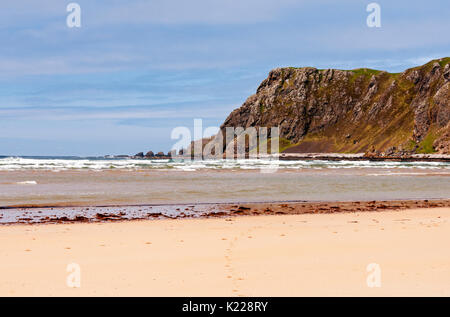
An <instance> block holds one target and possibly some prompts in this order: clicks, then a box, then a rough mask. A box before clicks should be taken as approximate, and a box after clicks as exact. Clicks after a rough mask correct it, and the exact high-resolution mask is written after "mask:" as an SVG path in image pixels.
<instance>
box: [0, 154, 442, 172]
mask: <svg viewBox="0 0 450 317" xmlns="http://www.w3.org/2000/svg"><path fill="white" fill-rule="evenodd" d="M274 167H275V168H277V169H341V168H350V169H351V168H384V169H391V168H393V169H433V170H450V163H449V162H444V163H441V162H372V161H346V160H345V161H344V160H343V161H321V160H314V161H306V160H298V161H278V160H277V161H275V160H272V161H270V160H258V159H241V160H204V161H200V160H195V161H191V160H179V159H178V160H139V159H125V158H104V157H86V158H82V157H1V156H0V171H21V170H49V171H65V170H92V171H102V170H111V169H119V170H154V169H160V170H167V169H177V170H183V171H198V170H204V169H205V170H207V169H213V170H221V169H226V170H248V169H250V170H264V169H273V168H274Z"/></svg>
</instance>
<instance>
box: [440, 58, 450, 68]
mask: <svg viewBox="0 0 450 317" xmlns="http://www.w3.org/2000/svg"><path fill="white" fill-rule="evenodd" d="M449 63H450V57H444V58H442V59H441V60H440V61H439V65H440V66H441V67H442V68H444V67H445V65H447V64H449Z"/></svg>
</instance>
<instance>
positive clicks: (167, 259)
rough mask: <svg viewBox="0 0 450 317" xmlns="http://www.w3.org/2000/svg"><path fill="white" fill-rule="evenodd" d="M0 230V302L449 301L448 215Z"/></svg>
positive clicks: (427, 212)
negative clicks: (72, 268)
mask: <svg viewBox="0 0 450 317" xmlns="http://www.w3.org/2000/svg"><path fill="white" fill-rule="evenodd" d="M230 219H231V220H230ZM0 230H1V234H0V245H1V249H0V295H2V296H18V295H26V296H29V295H31V296H47V295H50V296H53V295H62V296H80V295H88V296H92V295H93V296H97V295H98V296H100V295H107V296H109V295H113V296H114V295H126V296H128V295H138V296H141V295H143V296H233V295H237V296H238V295H244V296H305V295H306V296H312V295H325V296H329V295H331V296H334V295H344V296H347V295H352V296H353V295H356V296H381V295H388V296H391V295H406V296H409V295H426V296H431V295H436V296H450V246H449V242H450V208H433V209H413V210H406V211H386V212H365V213H335V214H304V215H282V216H242V217H233V218H217V219H195V220H194V219H184V220H157V221H130V222H120V223H96V224H54V225H34V226H29V225H14V226H3V227H0ZM70 263H77V264H79V265H80V267H81V287H80V288H69V287H67V285H66V278H67V276H68V275H69V273H68V272H67V271H66V268H67V265H68V264H70ZM370 263H377V264H379V265H380V268H381V287H380V288H369V287H367V282H366V279H367V276H368V274H369V273H368V272H367V271H366V268H367V265H368V264H370Z"/></svg>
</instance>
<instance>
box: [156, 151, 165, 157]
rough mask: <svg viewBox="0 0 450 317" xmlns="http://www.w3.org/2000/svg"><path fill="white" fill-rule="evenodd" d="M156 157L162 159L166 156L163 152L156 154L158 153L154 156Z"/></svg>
mask: <svg viewBox="0 0 450 317" xmlns="http://www.w3.org/2000/svg"><path fill="white" fill-rule="evenodd" d="M156 156H157V157H164V156H166V155H165V154H164V152H158V153H157V154H156Z"/></svg>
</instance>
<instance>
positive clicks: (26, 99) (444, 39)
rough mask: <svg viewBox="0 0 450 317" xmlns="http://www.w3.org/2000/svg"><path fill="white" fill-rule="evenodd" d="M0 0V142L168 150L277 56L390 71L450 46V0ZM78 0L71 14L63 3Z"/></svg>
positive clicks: (43, 150)
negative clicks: (182, 131) (76, 13)
mask: <svg viewBox="0 0 450 317" xmlns="http://www.w3.org/2000/svg"><path fill="white" fill-rule="evenodd" d="M5 2H6V1H2V3H1V4H0V41H1V45H0V155H83V156H85V155H104V154H134V153H136V152H139V151H146V150H150V149H151V150H153V151H160V150H164V151H167V150H169V149H170V148H171V146H172V145H173V144H174V143H175V142H176V140H171V139H170V133H171V130H172V129H173V128H175V127H177V126H186V127H189V128H193V119H194V118H202V119H203V123H204V127H208V126H219V125H220V124H221V123H222V122H223V121H224V119H225V118H226V116H227V115H228V114H229V112H230V111H232V110H233V109H235V108H237V107H239V106H240V105H241V104H242V103H243V102H244V101H245V99H246V98H247V97H248V96H250V95H251V94H253V93H254V92H255V90H256V88H257V87H258V85H259V83H260V82H261V81H262V80H263V79H264V78H265V77H266V76H267V73H268V72H269V71H270V70H271V69H272V68H276V67H281V66H298V67H301V66H313V67H318V68H340V69H353V68H358V67H371V68H378V69H385V70H389V71H395V72H397V71H402V70H404V69H406V68H409V67H413V66H417V65H420V64H423V63H426V62H427V61H429V60H430V59H433V58H439V57H444V56H450V37H449V36H448V34H449V31H450V19H449V18H448V17H449V16H450V2H449V1H448V0H440V1H438V0H429V1H414V2H413V1H403V0H397V1H392V0H391V1H377V3H379V4H380V6H381V19H382V27H381V28H369V27H367V25H366V18H367V16H368V14H369V13H368V12H366V6H367V5H368V4H369V3H371V2H373V1H363V0H340V1H331V0H329V1H324V0H310V1H304V0H277V1H275V0H240V1H230V0H190V1H188V0H149V1H143V0H127V1H125V0H121V1H119V0H108V1H106V0H105V1H100V0H78V1H63V0H39V1H36V0H16V1H8V2H7V3H5ZM70 2H77V3H78V4H79V5H80V7H81V24H82V25H81V28H68V27H67V25H66V17H67V15H68V13H67V12H66V6H67V5H68V4H69V3H70Z"/></svg>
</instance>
